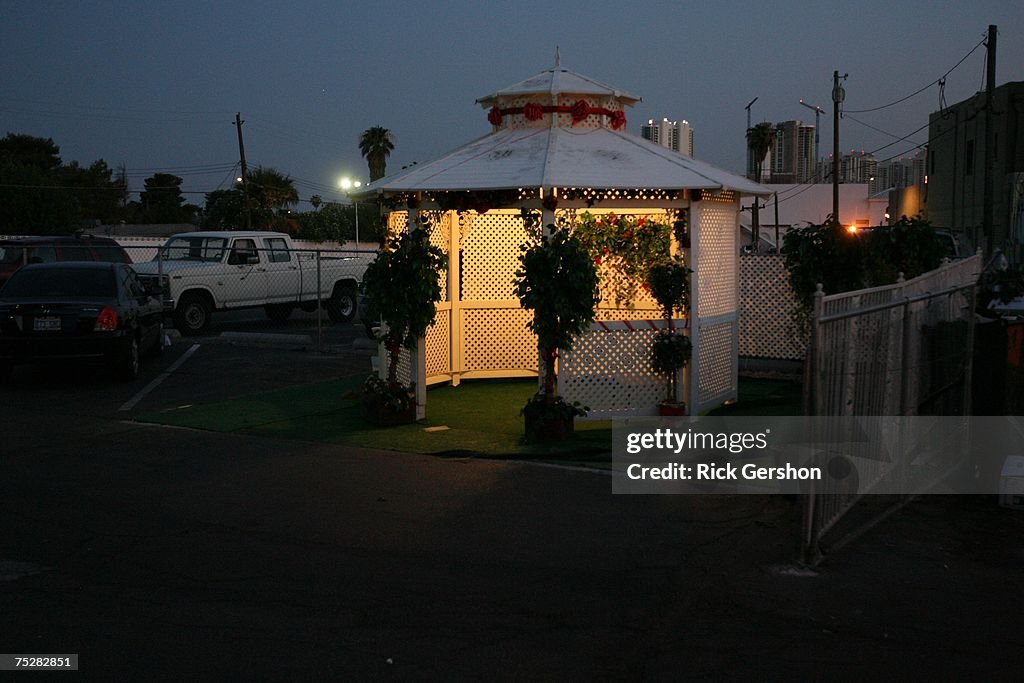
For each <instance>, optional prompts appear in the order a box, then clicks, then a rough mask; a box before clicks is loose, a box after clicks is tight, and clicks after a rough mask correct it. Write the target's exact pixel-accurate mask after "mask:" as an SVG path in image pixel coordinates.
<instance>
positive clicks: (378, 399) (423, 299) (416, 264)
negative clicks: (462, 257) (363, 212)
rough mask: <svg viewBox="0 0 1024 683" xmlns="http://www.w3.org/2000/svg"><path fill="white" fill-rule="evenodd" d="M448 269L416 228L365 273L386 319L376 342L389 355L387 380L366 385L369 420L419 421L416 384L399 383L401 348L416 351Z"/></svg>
mask: <svg viewBox="0 0 1024 683" xmlns="http://www.w3.org/2000/svg"><path fill="white" fill-rule="evenodd" d="M444 268H445V258H444V253H443V252H441V250H440V249H438V248H437V247H435V246H432V245H431V244H430V240H429V236H428V233H427V232H425V231H423V230H416V231H413V232H405V233H402V234H401V235H400V236H398V237H397V238H392V239H391V240H390V241H389V243H388V248H387V249H384V250H382V251H381V252H380V253H379V254H377V257H376V258H375V259H374V260H373V262H372V263H370V265H369V266H368V267H367V269H366V273H365V274H364V276H363V284H364V286H365V288H366V292H367V294H368V295H369V296H370V297H372V299H373V301H374V305H375V307H376V309H377V310H378V311H379V314H380V317H381V318H382V319H383V322H384V324H383V325H382V327H381V328H380V332H379V334H378V339H379V341H381V343H383V344H384V348H385V350H386V351H387V354H388V362H387V373H386V377H383V378H382V377H379V376H377V375H372V376H371V377H370V378H369V379H368V380H367V381H366V384H365V385H364V387H363V410H364V414H365V416H366V418H367V419H368V420H369V421H370V422H373V423H375V424H378V425H394V424H406V423H409V422H414V421H415V420H416V392H415V388H416V387H415V383H410V384H408V385H406V384H402V383H401V382H399V381H398V360H399V354H400V353H401V351H402V347H403V346H404V347H406V348H409V349H414V348H416V344H417V342H418V340H419V339H420V337H422V336H423V335H425V334H426V332H427V328H428V327H430V324H431V323H432V322H433V321H434V314H435V311H436V307H435V304H436V303H437V302H438V301H440V300H441V283H440V279H439V274H440V272H441V271H442V270H444Z"/></svg>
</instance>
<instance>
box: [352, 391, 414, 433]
mask: <svg viewBox="0 0 1024 683" xmlns="http://www.w3.org/2000/svg"><path fill="white" fill-rule="evenodd" d="M363 417H365V418H366V421H367V422H369V423H370V424H373V425H376V426H378V427H394V426H397V425H406V424H412V423H413V422H415V421H416V404H410V405H409V407H408V408H407V409H406V410H404V411H402V412H396V411H394V410H392V409H391V407H390V406H389V405H388V404H387V403H385V402H384V401H383V399H381V398H380V397H378V396H368V397H365V398H363Z"/></svg>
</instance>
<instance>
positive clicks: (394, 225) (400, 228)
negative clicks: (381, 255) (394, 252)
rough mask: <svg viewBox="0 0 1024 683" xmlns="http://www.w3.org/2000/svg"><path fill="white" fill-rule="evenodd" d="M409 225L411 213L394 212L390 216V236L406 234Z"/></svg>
mask: <svg viewBox="0 0 1024 683" xmlns="http://www.w3.org/2000/svg"><path fill="white" fill-rule="evenodd" d="M408 225H409V213H408V212H407V211H392V212H391V213H389V214H388V235H397V234H398V233H401V232H405V229H406V228H407V227H408Z"/></svg>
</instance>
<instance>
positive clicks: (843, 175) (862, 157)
mask: <svg viewBox="0 0 1024 683" xmlns="http://www.w3.org/2000/svg"><path fill="white" fill-rule="evenodd" d="M832 159H833V157H832V155H831V154H829V155H828V157H826V158H825V159H823V160H822V162H821V169H820V170H819V174H820V175H821V177H822V178H824V182H829V183H830V182H832ZM839 182H840V183H860V184H863V185H867V186H868V191H869V192H870V193H871V194H875V193H876V192H879V191H881V190H884V189H885V187H884V186H883V184H882V178H881V177H879V175H878V161H877V160H875V157H874V155H872V154H871V153H870V152H864V151H861V152H854V151H851V152H850V153H849V154H843V155H842V156H841V157H839Z"/></svg>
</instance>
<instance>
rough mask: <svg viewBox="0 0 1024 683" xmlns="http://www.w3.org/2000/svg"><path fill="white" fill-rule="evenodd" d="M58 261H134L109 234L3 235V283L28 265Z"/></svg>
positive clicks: (0, 244) (0, 272) (0, 275)
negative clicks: (96, 235)
mask: <svg viewBox="0 0 1024 683" xmlns="http://www.w3.org/2000/svg"><path fill="white" fill-rule="evenodd" d="M55 261H104V262H107V263H131V262H132V259H131V257H130V256H128V252H126V251H125V250H124V247H122V246H121V245H120V244H118V243H117V242H116V241H114V240H112V239H110V238H109V237H94V236H93V235H72V236H61V235H46V236H42V237H13V238H9V239H0V287H2V286H3V284H4V283H5V282H7V280H8V279H9V278H10V277H11V275H13V274H14V271H16V270H18V269H19V268H21V267H22V266H24V265H27V264H29V263H53V262H55Z"/></svg>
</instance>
